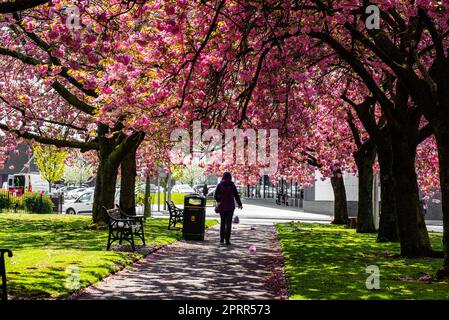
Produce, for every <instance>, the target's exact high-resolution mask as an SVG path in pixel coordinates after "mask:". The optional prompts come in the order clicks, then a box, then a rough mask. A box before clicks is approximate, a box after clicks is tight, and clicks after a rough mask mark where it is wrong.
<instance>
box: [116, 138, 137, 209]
mask: <svg viewBox="0 0 449 320" xmlns="http://www.w3.org/2000/svg"><path fill="white" fill-rule="evenodd" d="M136 151H137V146H136V147H135V148H133V149H132V150H130V151H129V152H128V153H127V154H126V155H125V157H124V158H123V160H122V163H121V166H120V168H121V174H122V175H121V183H120V208H121V209H122V210H123V211H124V212H125V213H126V214H128V215H136V191H135V190H136V175H137V173H136Z"/></svg>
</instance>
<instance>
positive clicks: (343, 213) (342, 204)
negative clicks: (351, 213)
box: [331, 170, 348, 225]
mask: <svg viewBox="0 0 449 320" xmlns="http://www.w3.org/2000/svg"><path fill="white" fill-rule="evenodd" d="M331 184H332V189H333V191H334V220H333V221H332V224H341V225H345V224H347V223H348V203H347V201H346V188H345V184H344V181H343V174H342V173H341V171H340V170H336V171H335V172H334V176H333V177H332V178H331Z"/></svg>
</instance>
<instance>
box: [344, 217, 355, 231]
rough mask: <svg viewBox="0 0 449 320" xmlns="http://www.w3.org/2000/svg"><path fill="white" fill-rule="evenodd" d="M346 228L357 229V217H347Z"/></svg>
mask: <svg viewBox="0 0 449 320" xmlns="http://www.w3.org/2000/svg"><path fill="white" fill-rule="evenodd" d="M346 228H348V229H357V218H348V223H347V224H346Z"/></svg>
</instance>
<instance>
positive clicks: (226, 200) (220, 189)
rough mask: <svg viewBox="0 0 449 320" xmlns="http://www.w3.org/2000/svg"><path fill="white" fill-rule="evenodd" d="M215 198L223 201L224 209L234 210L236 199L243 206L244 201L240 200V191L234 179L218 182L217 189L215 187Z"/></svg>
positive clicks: (222, 207) (222, 206) (222, 208)
mask: <svg viewBox="0 0 449 320" xmlns="http://www.w3.org/2000/svg"><path fill="white" fill-rule="evenodd" d="M214 198H215V200H216V201H217V202H220V203H221V210H222V211H234V209H235V202H234V198H235V201H237V204H238V205H239V206H242V201H240V196H239V193H238V192H237V188H236V186H235V184H234V182H232V181H222V182H220V183H219V184H218V186H217V189H215V193H214Z"/></svg>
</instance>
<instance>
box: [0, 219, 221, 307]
mask: <svg viewBox="0 0 449 320" xmlns="http://www.w3.org/2000/svg"><path fill="white" fill-rule="evenodd" d="M91 221H92V217H89V216H70V215H55V214H15V213H3V214H0V248H7V249H10V250H11V251H12V252H13V254H14V256H13V257H12V258H6V269H7V276H8V292H9V295H10V297H11V298H15V299H36V298H37V299H41V298H48V299H53V298H63V297H66V296H67V295H69V294H70V293H72V292H74V291H76V290H74V289H70V287H71V284H73V281H72V280H71V278H70V277H71V276H72V277H73V273H70V270H71V269H73V268H72V267H73V266H76V268H78V270H79V283H80V286H81V288H82V287H86V286H88V285H90V284H92V283H95V282H97V281H98V280H101V279H103V278H104V277H106V276H107V275H109V274H110V273H111V272H114V271H117V270H119V269H121V268H123V267H124V266H127V265H129V264H131V263H132V262H134V261H136V260H138V259H140V258H142V254H140V253H133V252H117V251H106V243H107V236H108V232H107V230H90V229H89V228H88V226H89V224H90V222H91ZM215 223H217V222H216V221H209V220H207V221H206V225H207V226H211V225H213V224H215ZM167 225H168V220H167V219H154V218H149V219H147V222H146V229H145V240H146V242H147V245H166V244H170V243H173V242H175V241H177V239H178V238H179V237H180V236H181V232H180V231H176V230H175V231H173V230H171V231H169V230H167ZM136 243H137V244H140V242H139V241H136ZM68 278H69V280H67V279H68ZM67 284H68V286H67ZM67 287H69V288H67Z"/></svg>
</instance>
